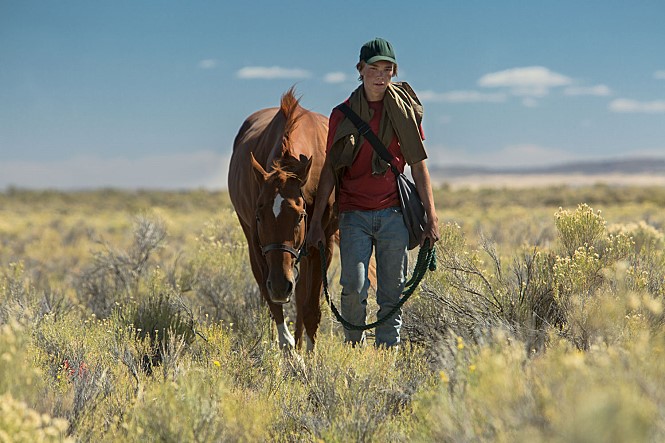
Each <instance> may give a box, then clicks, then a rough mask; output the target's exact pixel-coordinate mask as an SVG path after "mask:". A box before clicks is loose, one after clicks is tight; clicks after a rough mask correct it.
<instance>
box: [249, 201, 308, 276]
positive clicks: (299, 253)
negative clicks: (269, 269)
mask: <svg viewBox="0 0 665 443" xmlns="http://www.w3.org/2000/svg"><path fill="white" fill-rule="evenodd" d="M300 196H301V197H302V201H303V209H304V211H305V219H304V221H305V234H307V200H306V199H305V194H304V193H303V192H302V188H301V189H300ZM257 240H258V236H257ZM305 244H306V242H305V241H304V240H303V243H302V245H301V246H300V249H299V250H298V249H295V248H292V247H291V246H289V245H287V244H286V243H269V244H267V245H265V246H262V245H261V242H259V246H260V247H261V253H262V254H263V256H264V257H265V255H266V254H267V253H268V252H270V251H286V252H288V253H290V254H291V255H293V257H295V259H296V262H295V264H294V266H293V267H294V269H295V270H296V275H297V276H296V280H297V279H298V276H299V272H298V268H297V265H298V263H300V259H301V258H302V257H304V256H306V255H307V251H306V250H305Z"/></svg>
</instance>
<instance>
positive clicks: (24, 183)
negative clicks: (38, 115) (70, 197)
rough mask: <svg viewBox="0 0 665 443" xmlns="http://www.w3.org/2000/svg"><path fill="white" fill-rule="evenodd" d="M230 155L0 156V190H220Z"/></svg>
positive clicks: (225, 176)
mask: <svg viewBox="0 0 665 443" xmlns="http://www.w3.org/2000/svg"><path fill="white" fill-rule="evenodd" d="M229 159H230V156H229V155H228V154H220V153H216V152H212V151H197V152H192V153H188V154H169V155H158V156H149V157H142V158H137V159H130V158H124V157H116V158H101V157H90V156H87V157H75V158H71V159H66V160H59V161H3V162H1V163H0V189H2V188H5V187H7V186H17V187H20V188H55V189H90V188H100V187H113V188H122V189H137V188H145V189H191V188H207V189H223V188H226V178H227V174H228V164H229Z"/></svg>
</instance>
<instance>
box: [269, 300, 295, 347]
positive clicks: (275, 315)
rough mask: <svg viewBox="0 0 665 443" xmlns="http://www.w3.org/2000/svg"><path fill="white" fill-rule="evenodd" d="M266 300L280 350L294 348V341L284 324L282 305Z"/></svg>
mask: <svg viewBox="0 0 665 443" xmlns="http://www.w3.org/2000/svg"><path fill="white" fill-rule="evenodd" d="M262 292H263V291H262ZM266 295H267V291H266ZM266 300H268V307H269V308H270V316H271V317H272V319H273V320H274V321H275V324H276V325H277V341H278V343H279V347H280V349H292V348H294V347H295V345H296V341H295V339H294V338H293V336H292V335H291V332H289V327H288V326H287V325H286V324H285V322H284V309H282V305H279V304H276V303H273V302H271V301H269V297H266Z"/></svg>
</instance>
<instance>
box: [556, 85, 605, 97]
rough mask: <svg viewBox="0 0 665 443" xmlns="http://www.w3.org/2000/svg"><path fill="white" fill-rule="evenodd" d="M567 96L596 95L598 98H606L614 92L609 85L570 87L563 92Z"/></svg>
mask: <svg viewBox="0 0 665 443" xmlns="http://www.w3.org/2000/svg"><path fill="white" fill-rule="evenodd" d="M563 93H564V94H566V95H574V96H575V95H595V96H598V97H605V96H608V95H611V94H612V91H611V90H610V88H609V87H608V86H607V85H596V86H569V87H567V88H566V89H564V90H563Z"/></svg>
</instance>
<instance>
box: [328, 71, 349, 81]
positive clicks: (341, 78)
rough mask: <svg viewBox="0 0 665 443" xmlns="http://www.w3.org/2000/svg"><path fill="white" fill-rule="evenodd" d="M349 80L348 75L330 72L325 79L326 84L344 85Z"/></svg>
mask: <svg viewBox="0 0 665 443" xmlns="http://www.w3.org/2000/svg"><path fill="white" fill-rule="evenodd" d="M346 79H347V75H346V74H345V73H343V72H329V73H327V74H326V75H325V76H324V77H323V81H324V82H326V83H343V82H345V81H346Z"/></svg>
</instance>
